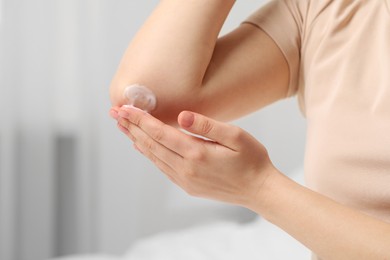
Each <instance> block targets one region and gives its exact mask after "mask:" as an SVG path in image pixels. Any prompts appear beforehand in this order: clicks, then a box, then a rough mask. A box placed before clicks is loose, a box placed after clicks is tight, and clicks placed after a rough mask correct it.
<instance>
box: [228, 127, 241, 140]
mask: <svg viewBox="0 0 390 260" xmlns="http://www.w3.org/2000/svg"><path fill="white" fill-rule="evenodd" d="M230 136H231V138H232V139H233V140H235V141H239V140H241V139H242V138H243V137H244V132H243V131H242V129H241V128H239V127H238V126H233V127H232V129H231V130H230Z"/></svg>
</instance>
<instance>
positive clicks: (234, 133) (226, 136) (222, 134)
mask: <svg viewBox="0 0 390 260" xmlns="http://www.w3.org/2000/svg"><path fill="white" fill-rule="evenodd" d="M178 123H179V125H180V126H181V127H182V128H183V129H184V130H186V131H189V132H191V133H193V134H196V135H201V136H204V137H206V138H209V139H211V140H213V141H215V142H217V143H219V144H221V145H223V146H226V147H228V148H230V149H232V150H237V149H238V148H239V147H240V145H239V144H240V139H241V138H242V137H243V133H244V131H242V130H241V129H240V128H238V127H236V126H233V125H229V124H226V123H222V122H219V121H216V120H213V119H211V118H208V117H206V116H203V115H201V114H197V113H194V112H190V111H183V112H181V113H180V114H179V116H178Z"/></svg>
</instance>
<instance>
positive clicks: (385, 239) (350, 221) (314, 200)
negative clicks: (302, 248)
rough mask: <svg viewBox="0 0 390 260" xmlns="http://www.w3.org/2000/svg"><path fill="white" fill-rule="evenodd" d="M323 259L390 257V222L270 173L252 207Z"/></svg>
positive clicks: (278, 174) (277, 174) (280, 175)
mask: <svg viewBox="0 0 390 260" xmlns="http://www.w3.org/2000/svg"><path fill="white" fill-rule="evenodd" d="M249 207H250V208H251V209H253V210H254V211H256V212H258V213H259V214H261V215H263V216H264V217H265V218H266V219H268V220H269V221H270V222H272V223H274V224H276V225H277V226H279V227H281V228H282V229H284V230H285V231H286V232H288V233H289V234H290V235H292V236H294V237H295V238H296V239H298V240H299V241H301V242H302V243H303V244H305V245H306V246H307V247H308V248H310V249H311V250H313V252H315V253H316V254H318V255H319V256H320V257H321V258H323V259H390V251H389V248H390V224H388V223H385V222H382V221H379V220H377V219H374V218H372V217H369V216H367V215H365V214H363V213H360V212H358V211H355V210H353V209H350V208H348V207H345V206H343V205H341V204H338V203H336V202H335V201H333V200H331V199H328V198H326V197H325V196H322V195H320V194H318V193H315V192H313V191H311V190H309V189H307V188H305V187H303V186H300V185H299V184H297V183H295V182H293V181H291V180H290V179H288V178H287V177H285V176H283V175H282V174H280V173H276V174H274V175H271V177H269V179H267V181H266V182H265V184H264V187H263V188H262V190H261V191H259V193H258V197H257V199H255V200H253V202H252V204H251V205H250V206H249Z"/></svg>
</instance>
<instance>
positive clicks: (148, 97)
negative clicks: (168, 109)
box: [123, 84, 157, 113]
mask: <svg viewBox="0 0 390 260" xmlns="http://www.w3.org/2000/svg"><path fill="white" fill-rule="evenodd" d="M123 95H124V96H125V98H126V99H127V101H128V102H127V105H130V106H134V107H136V108H139V109H142V110H144V111H146V112H148V113H149V112H151V111H153V110H154V109H155V108H156V105H157V99H156V96H155V95H154V93H153V92H152V91H151V90H150V89H148V88H147V87H144V86H141V85H139V84H133V85H130V86H127V87H126V88H125V90H124V93H123Z"/></svg>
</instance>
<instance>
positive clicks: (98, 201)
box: [0, 0, 305, 260]
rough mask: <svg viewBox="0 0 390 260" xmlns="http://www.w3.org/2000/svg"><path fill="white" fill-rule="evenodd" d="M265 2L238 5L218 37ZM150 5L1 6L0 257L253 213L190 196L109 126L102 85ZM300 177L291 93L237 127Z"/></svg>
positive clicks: (81, 249) (90, 248) (25, 256)
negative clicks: (288, 97) (247, 133)
mask: <svg viewBox="0 0 390 260" xmlns="http://www.w3.org/2000/svg"><path fill="white" fill-rule="evenodd" d="M263 2H265V1H264V0H252V1H237V3H236V5H235V7H234V9H233V11H232V13H231V15H230V16H229V18H228V20H227V22H226V24H225V26H224V28H223V31H222V34H223V33H226V32H228V31H230V30H232V29H233V28H234V27H236V26H238V25H239V24H240V22H241V21H242V20H243V19H245V18H246V17H247V16H248V15H249V14H250V13H252V12H253V11H254V10H256V9H257V8H258V7H260V6H261V5H262V4H263ZM157 3H158V1H157V0H148V1H133V0H115V1H112V0H83V1H80V0H34V1H31V0H0V50H1V53H0V66H1V70H0V72H1V74H0V91H1V92H0V260H43V259H47V258H51V257H56V256H61V255H67V254H79V253H97V252H100V253H107V254H121V253H123V252H125V250H126V249H127V248H128V247H129V246H130V245H131V244H132V243H134V241H137V240H138V239H140V238H143V237H146V236H149V235H151V234H156V233H159V232H162V231H167V230H170V231H172V230H179V229H182V228H186V227H191V226H194V225H198V224H202V223H213V222H218V221H221V220H229V221H230V220H231V221H237V222H240V223H241V222H248V221H251V220H253V219H254V218H255V217H256V215H255V214H253V213H252V212H250V211H248V210H246V209H243V208H240V207H235V206H231V205H226V204H221V203H217V202H211V201H207V200H203V199H197V198H191V197H189V196H188V195H187V194H186V193H185V192H183V191H182V190H180V189H179V188H177V187H176V186H174V185H173V184H171V183H170V182H169V181H168V180H167V179H166V178H165V177H164V176H163V175H162V174H161V173H160V172H159V171H158V170H157V169H155V168H154V167H153V165H152V164H151V163H149V162H148V161H147V160H146V159H144V158H143V157H141V156H140V155H139V154H138V153H137V152H136V151H134V149H133V148H132V145H131V143H130V142H129V141H128V140H127V139H126V138H125V137H124V136H123V135H122V134H121V133H120V132H119V131H118V130H117V129H116V122H114V121H112V120H111V119H110V118H109V116H108V110H109V108H110V102H109V98H108V86H109V84H110V80H111V78H112V76H113V74H114V72H115V70H116V67H117V65H118V63H119V60H120V58H121V55H122V54H123V52H124V50H125V48H126V47H127V45H128V43H129V41H130V40H131V39H132V37H133V36H134V34H135V33H136V31H137V29H138V28H139V27H140V26H141V25H142V23H143V22H144V21H145V19H146V18H147V17H148V14H149V13H150V12H151V11H152V9H153V8H154V7H155V5H156V4H157ZM233 123H234V124H237V125H239V126H240V127H242V128H244V129H245V130H247V131H249V132H250V133H251V134H253V135H254V136H255V137H256V138H258V140H260V141H261V142H262V143H264V144H265V145H266V147H267V148H268V150H269V152H270V154H271V158H272V160H273V161H274V163H275V164H276V165H277V166H278V167H279V169H281V170H282V171H283V172H285V173H286V174H289V173H291V172H294V171H300V169H301V168H302V166H301V165H302V162H303V153H304V140H305V138H304V136H305V122H304V119H303V117H302V116H301V114H300V112H299V110H298V106H297V101H296V99H295V98H292V99H288V100H285V101H281V102H278V103H277V104H275V105H272V106H271V107H269V108H266V109H264V110H263V111H259V112H257V113H254V114H251V115H249V116H247V117H245V118H242V119H240V120H237V121H235V122H233Z"/></svg>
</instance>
